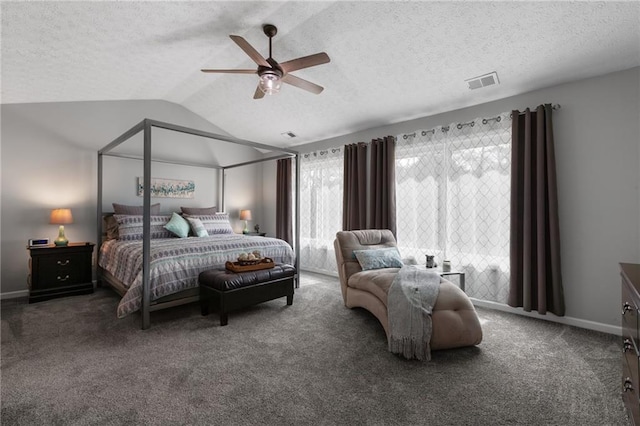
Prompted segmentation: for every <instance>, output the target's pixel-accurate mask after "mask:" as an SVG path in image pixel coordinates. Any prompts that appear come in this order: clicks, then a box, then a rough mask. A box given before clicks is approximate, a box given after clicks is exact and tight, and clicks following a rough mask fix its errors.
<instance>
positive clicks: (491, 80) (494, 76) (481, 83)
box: [465, 71, 500, 90]
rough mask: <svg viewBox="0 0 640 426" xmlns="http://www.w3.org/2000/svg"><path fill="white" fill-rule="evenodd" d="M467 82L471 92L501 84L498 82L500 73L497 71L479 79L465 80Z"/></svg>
mask: <svg viewBox="0 0 640 426" xmlns="http://www.w3.org/2000/svg"><path fill="white" fill-rule="evenodd" d="M465 82H466V83H467V84H468V85H469V90H474V89H479V88H481V87H487V86H492V85H494V84H500V80H498V73H496V72H495V71H494V72H492V73H489V74H485V75H481V76H479V77H473V78H470V79H469V80H465Z"/></svg>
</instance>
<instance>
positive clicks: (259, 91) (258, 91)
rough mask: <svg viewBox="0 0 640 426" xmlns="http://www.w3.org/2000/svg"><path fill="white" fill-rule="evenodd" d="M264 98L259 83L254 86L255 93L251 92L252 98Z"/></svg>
mask: <svg viewBox="0 0 640 426" xmlns="http://www.w3.org/2000/svg"><path fill="white" fill-rule="evenodd" d="M262 98H264V92H263V91H262V90H261V89H260V85H259V84H258V87H256V93H254V94H253V99H262Z"/></svg>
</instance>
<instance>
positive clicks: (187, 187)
mask: <svg viewBox="0 0 640 426" xmlns="http://www.w3.org/2000/svg"><path fill="white" fill-rule="evenodd" d="M143 185H144V180H143V178H142V176H138V191H137V192H138V197H142V195H143V194H144V191H143ZM195 190H196V184H195V183H194V182H193V181H192V180H180V179H160V178H151V197H157V198H193V196H194V193H195Z"/></svg>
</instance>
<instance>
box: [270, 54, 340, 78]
mask: <svg viewBox="0 0 640 426" xmlns="http://www.w3.org/2000/svg"><path fill="white" fill-rule="evenodd" d="M330 61H331V59H330V58H329V55H327V54H326V53H324V52H322V53H316V54H315V55H309V56H303V57H302V58H298V59H292V60H290V61H287V62H283V63H281V64H280V67H281V68H282V69H283V70H284V72H286V73H289V72H292V71H296V70H301V69H303V68H309V67H315V66H316V65H321V64H326V63H327V62H330Z"/></svg>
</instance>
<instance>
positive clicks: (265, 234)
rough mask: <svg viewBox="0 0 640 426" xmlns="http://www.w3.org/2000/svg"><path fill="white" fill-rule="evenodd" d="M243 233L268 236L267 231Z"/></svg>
mask: <svg viewBox="0 0 640 426" xmlns="http://www.w3.org/2000/svg"><path fill="white" fill-rule="evenodd" d="M242 235H251V236H253V237H266V236H267V233H266V232H247V233H246V234H242Z"/></svg>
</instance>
